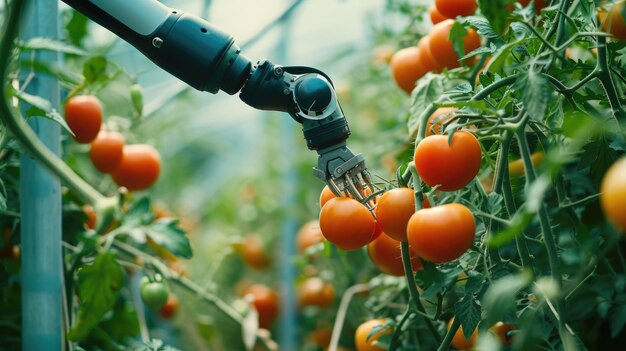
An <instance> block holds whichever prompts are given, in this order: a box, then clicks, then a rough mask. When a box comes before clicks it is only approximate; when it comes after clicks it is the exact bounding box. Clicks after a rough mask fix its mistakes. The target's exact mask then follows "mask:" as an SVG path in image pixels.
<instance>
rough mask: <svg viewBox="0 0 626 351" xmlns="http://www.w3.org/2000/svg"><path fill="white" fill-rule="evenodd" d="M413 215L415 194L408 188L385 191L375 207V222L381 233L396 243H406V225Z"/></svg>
mask: <svg viewBox="0 0 626 351" xmlns="http://www.w3.org/2000/svg"><path fill="white" fill-rule="evenodd" d="M413 213H415V194H414V192H413V189H409V188H396V189H392V190H389V191H387V192H386V193H384V194H383V195H382V196H381V197H380V200H378V204H377V205H376V220H377V221H378V223H379V224H380V226H381V228H382V231H383V232H385V234H387V235H389V236H390V237H392V238H394V239H396V240H398V241H406V225H407V223H408V222H409V218H411V216H412V215H413Z"/></svg>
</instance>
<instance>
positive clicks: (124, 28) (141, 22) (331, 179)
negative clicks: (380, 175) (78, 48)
mask: <svg viewBox="0 0 626 351" xmlns="http://www.w3.org/2000/svg"><path fill="white" fill-rule="evenodd" d="M62 1H63V2H65V3H67V4H68V5H70V6H71V7H73V8H75V9H76V10H78V11H79V12H81V13H83V14H85V15H86V16H87V17H89V18H90V19H92V20H94V21H95V22H97V23H99V24H100V25H102V26H103V27H105V28H106V29H108V30H110V31H111V32H113V33H115V34H116V35H118V36H119V37H120V38H122V39H124V40H126V41H127V42H128V43H129V44H131V45H132V46H134V47H136V48H137V49H138V50H139V51H141V52H142V53H143V54H144V55H145V56H147V57H148V58H149V59H150V60H152V61H153V62H154V63H156V64H157V65H158V66H159V67H161V68H163V69H164V70H165V71H167V72H169V73H171V74H172V75H174V76H176V77H178V78H179V79H181V80H182V81H184V82H186V83H187V84H189V85H190V86H192V87H194V88H196V89H198V90H201V91H208V92H211V93H216V92H218V91H219V90H223V91H225V92H226V93H228V94H231V95H232V94H235V93H237V92H238V91H241V94H240V98H241V100H243V101H244V102H245V103H246V104H248V105H250V106H252V107H254V108H256V109H260V110H271V111H282V112H287V113H288V114H289V115H290V116H291V117H293V119H295V120H296V121H298V122H299V123H301V124H302V131H303V133H304V137H305V139H306V142H307V146H308V147H309V149H311V150H315V151H317V153H318V156H319V157H318V164H317V167H315V168H314V174H315V175H316V176H317V177H319V178H320V179H322V180H323V181H325V182H326V183H327V184H328V186H329V187H330V189H331V190H332V191H333V192H334V193H335V194H336V195H340V194H345V195H351V196H353V197H354V198H356V199H358V200H360V201H364V202H366V201H365V200H364V196H363V195H364V194H366V191H365V190H366V189H367V188H371V187H372V185H371V181H370V176H369V173H368V171H367V168H366V167H365V162H364V159H363V156H362V155H360V154H358V155H355V154H353V153H352V151H350V149H349V148H348V147H347V146H346V139H347V138H348V136H350V129H349V128H348V123H347V121H346V118H345V117H344V114H343V111H342V109H341V106H340V105H339V102H338V101H337V96H336V93H335V89H334V88H333V85H332V82H331V80H330V78H329V77H328V76H327V75H326V74H324V73H323V72H321V71H319V70H317V69H314V68H310V67H299V66H297V67H282V66H278V65H274V64H273V63H271V62H270V61H267V60H263V61H259V62H258V63H257V64H256V65H255V66H254V67H252V65H251V62H250V60H249V59H248V58H246V57H245V56H243V55H241V54H240V52H239V51H240V50H239V47H237V45H235V43H234V40H233V38H232V36H230V35H228V34H226V33H224V32H222V31H221V30H219V29H217V28H216V27H214V26H213V25H211V24H210V23H208V22H206V21H204V20H203V19H200V18H198V17H195V16H192V15H189V14H185V13H183V12H181V11H179V10H175V9H170V8H168V7H166V6H164V5H163V4H161V3H160V2H158V1H157V0H62ZM370 204H371V203H370ZM371 207H372V206H370V208H371Z"/></svg>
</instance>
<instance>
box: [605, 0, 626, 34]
mask: <svg viewBox="0 0 626 351" xmlns="http://www.w3.org/2000/svg"><path fill="white" fill-rule="evenodd" d="M625 4H626V3H625V2H623V1H622V2H618V3H615V4H613V5H612V6H611V8H610V10H609V12H608V14H606V13H604V12H600V22H601V23H602V30H603V31H605V32H606V33H611V34H613V35H614V36H615V37H616V38H617V39H619V40H626V22H624V17H623V16H622V11H623V9H624V5H625Z"/></svg>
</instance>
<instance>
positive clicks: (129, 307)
mask: <svg viewBox="0 0 626 351" xmlns="http://www.w3.org/2000/svg"><path fill="white" fill-rule="evenodd" d="M100 327H101V328H102V329H104V330H106V331H107V333H109V334H111V336H112V337H113V338H114V339H116V340H123V339H124V338H126V337H135V336H139V334H140V330H139V320H138V319H137V311H136V310H135V308H134V307H133V304H132V303H130V302H127V303H125V304H118V305H117V306H116V307H115V309H114V310H113V314H112V315H111V318H109V319H107V320H106V321H103V322H102V323H100Z"/></svg>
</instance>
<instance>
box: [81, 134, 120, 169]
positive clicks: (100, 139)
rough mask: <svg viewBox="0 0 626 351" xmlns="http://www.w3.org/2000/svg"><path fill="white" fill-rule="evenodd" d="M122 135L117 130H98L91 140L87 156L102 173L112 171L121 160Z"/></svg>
mask: <svg viewBox="0 0 626 351" xmlns="http://www.w3.org/2000/svg"><path fill="white" fill-rule="evenodd" d="M124 143H125V139H124V136H123V135H122V134H120V133H118V132H107V131H104V130H102V131H100V133H98V136H97V137H96V139H94V141H92V142H91V149H90V150H89V157H90V158H91V162H92V163H93V165H94V167H96V169H97V170H99V171H100V172H102V173H111V172H113V171H114V170H115V169H116V168H117V167H118V166H119V165H120V162H122V156H123V153H124Z"/></svg>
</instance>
